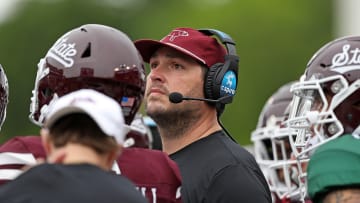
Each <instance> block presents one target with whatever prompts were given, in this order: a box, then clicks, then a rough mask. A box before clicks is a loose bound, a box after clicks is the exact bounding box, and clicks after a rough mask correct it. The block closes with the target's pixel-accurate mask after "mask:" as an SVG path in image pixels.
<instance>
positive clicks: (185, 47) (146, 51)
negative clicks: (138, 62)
mask: <svg viewBox="0 0 360 203" xmlns="http://www.w3.org/2000/svg"><path fill="white" fill-rule="evenodd" d="M135 46H136V48H137V49H138V50H139V52H140V54H141V56H142V57H143V59H144V61H145V62H147V63H149V61H150V57H151V56H152V55H153V54H154V53H155V51H156V50H157V49H158V48H160V47H162V46H168V47H172V48H174V49H176V50H178V51H180V52H181V53H183V54H185V55H188V56H190V57H192V58H193V59H195V60H197V61H199V62H201V63H202V64H205V65H206V66H207V67H210V66H212V65H214V64H215V63H223V62H224V61H225V59H224V56H225V55H226V50H225V48H224V46H222V45H221V44H220V43H219V42H218V41H217V40H216V39H215V38H213V37H211V36H208V35H206V34H204V33H202V32H200V31H198V30H196V29H192V28H175V29H174V30H172V31H171V32H170V33H169V34H168V35H166V36H165V37H164V38H162V39H161V40H160V41H157V40H151V39H141V40H136V41H135Z"/></svg>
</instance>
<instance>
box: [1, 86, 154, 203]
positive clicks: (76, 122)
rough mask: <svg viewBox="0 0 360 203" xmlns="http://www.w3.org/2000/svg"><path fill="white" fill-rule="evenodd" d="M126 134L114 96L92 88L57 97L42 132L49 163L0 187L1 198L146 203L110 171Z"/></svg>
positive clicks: (22, 202) (24, 202) (17, 202)
mask: <svg viewBox="0 0 360 203" xmlns="http://www.w3.org/2000/svg"><path fill="white" fill-rule="evenodd" d="M126 132H127V130H126V128H125V125H124V117H123V115H122V110H121V108H120V106H119V105H118V103H117V102H116V101H114V100H113V99H112V98H110V97H107V96H105V95H104V94H101V93H99V92H97V91H94V90H90V89H83V90H78V91H75V92H72V93H70V94H67V95H65V96H63V97H61V98H59V99H58V100H57V101H55V102H54V103H52V104H51V105H50V107H49V114H48V116H47V117H46V118H45V123H44V125H43V127H42V129H41V131H40V134H41V139H42V145H43V146H44V149H45V151H46V154H47V162H46V163H44V164H39V165H37V166H34V167H32V168H31V169H29V170H27V171H26V172H25V173H23V174H22V175H20V176H18V177H17V178H16V179H15V180H13V181H11V182H9V183H7V184H5V185H3V186H2V187H0V202H9V203H10V202H12V203H29V202H36V203H49V202H53V203H55V202H57V203H60V202H66V203H81V202H84V203H85V202H86V203H98V202H102V203H112V202H133V203H135V202H138V203H146V202H147V200H146V199H145V198H144V197H143V196H142V195H141V194H140V193H139V192H138V191H137V190H136V189H135V185H134V184H133V183H131V182H130V181H129V180H128V179H126V178H124V176H118V175H116V174H114V173H111V172H110V170H111V166H112V165H113V163H114V161H115V159H116V157H118V155H119V154H121V152H122V148H123V143H124V139H125V135H126ZM109 186H111V187H109Z"/></svg>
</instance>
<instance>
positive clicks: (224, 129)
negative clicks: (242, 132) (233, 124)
mask: <svg viewBox="0 0 360 203" xmlns="http://www.w3.org/2000/svg"><path fill="white" fill-rule="evenodd" d="M217 121H218V123H219V125H220V126H221V128H222V129H223V131H224V132H225V134H226V135H227V136H228V137H229V138H230V139H231V140H232V141H234V142H235V143H236V144H237V141H236V140H235V139H234V138H233V137H232V136H231V135H230V133H229V132H228V131H227V130H226V128H225V127H224V125H223V124H222V123H221V120H220V116H218V117H217Z"/></svg>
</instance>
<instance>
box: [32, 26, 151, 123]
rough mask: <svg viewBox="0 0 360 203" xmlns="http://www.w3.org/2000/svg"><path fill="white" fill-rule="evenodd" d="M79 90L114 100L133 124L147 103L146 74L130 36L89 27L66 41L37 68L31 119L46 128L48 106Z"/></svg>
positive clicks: (62, 39)
mask: <svg viewBox="0 0 360 203" xmlns="http://www.w3.org/2000/svg"><path fill="white" fill-rule="evenodd" d="M78 89H94V90H96V91H99V92H102V93H104V94H105V95H107V96H110V97H111V98H113V99H115V100H116V101H117V102H118V103H119V104H120V105H121V107H122V110H123V114H124V117H125V123H126V124H128V125H130V123H131V122H132V120H133V118H134V116H135V114H136V112H137V111H138V109H139V107H140V104H141V102H142V99H143V95H144V89H145V70H144V64H143V61H142V58H141V56H140V54H139V53H138V51H137V49H136V48H135V46H134V44H133V42H132V41H131V40H130V38H129V37H128V36H127V35H126V34H125V33H123V32H121V31H119V30H117V29H115V28H112V27H109V26H105V25H98V24H87V25H82V26H80V27H77V28H75V29H73V30H70V31H69V32H67V33H65V34H64V35H63V36H61V37H60V38H59V39H58V40H57V41H56V42H55V44H54V45H53V46H52V47H51V48H50V49H49V51H48V52H47V54H46V55H45V57H44V58H42V59H41V60H40V62H39V64H38V71H37V75H36V80H35V87H34V90H33V92H32V93H33V96H32V98H31V105H30V119H31V120H32V121H33V122H34V123H36V124H38V125H41V124H42V122H43V119H44V116H45V113H46V112H47V106H48V105H49V103H51V102H52V101H53V100H55V99H56V98H58V97H61V96H63V95H65V94H67V93H70V92H73V91H75V90H78Z"/></svg>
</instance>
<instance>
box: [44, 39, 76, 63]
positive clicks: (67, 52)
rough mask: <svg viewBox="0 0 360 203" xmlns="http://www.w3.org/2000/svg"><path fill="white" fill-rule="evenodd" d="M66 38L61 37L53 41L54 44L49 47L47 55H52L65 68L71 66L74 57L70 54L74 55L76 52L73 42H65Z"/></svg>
mask: <svg viewBox="0 0 360 203" xmlns="http://www.w3.org/2000/svg"><path fill="white" fill-rule="evenodd" d="M66 41H67V38H61V39H59V40H58V41H56V42H55V44H54V46H52V47H51V48H50V50H49V51H48V53H47V54H46V56H47V57H52V58H54V59H55V60H57V61H58V62H59V63H61V64H62V65H63V66H65V67H66V68H69V67H71V66H72V65H73V64H74V59H72V58H71V57H72V56H75V54H76V53H77V51H76V49H75V43H72V44H71V43H66Z"/></svg>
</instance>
